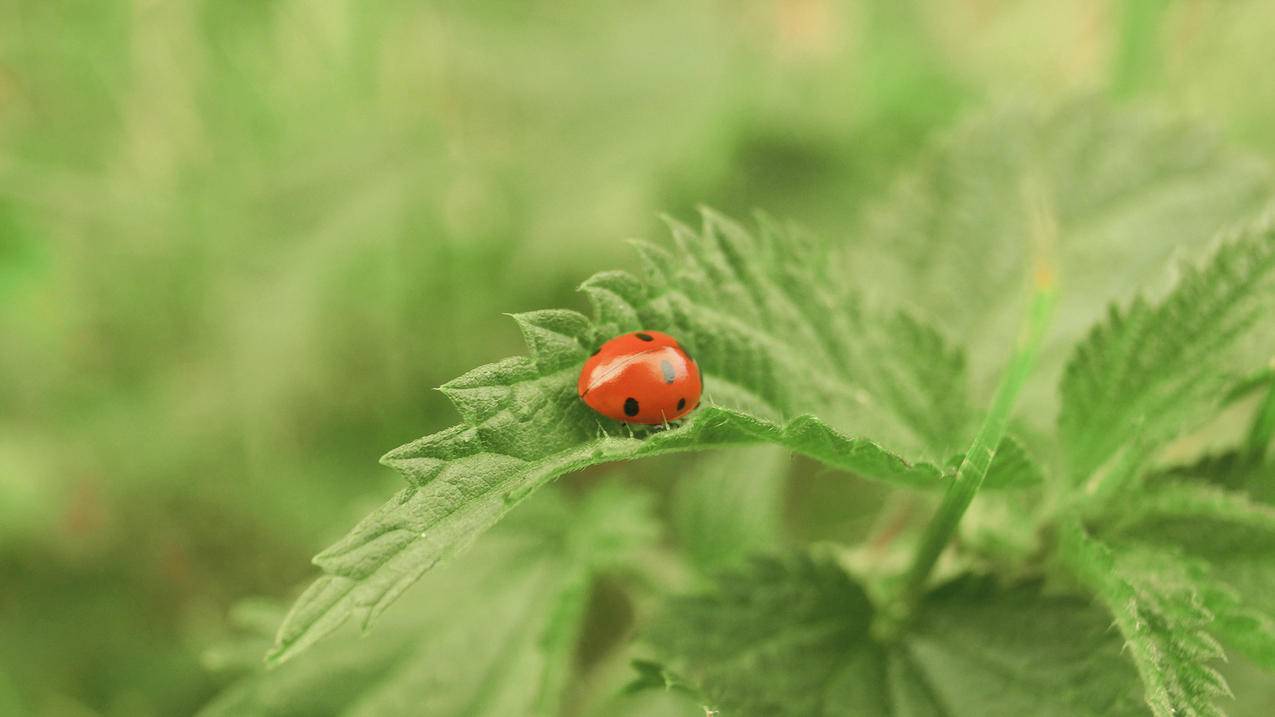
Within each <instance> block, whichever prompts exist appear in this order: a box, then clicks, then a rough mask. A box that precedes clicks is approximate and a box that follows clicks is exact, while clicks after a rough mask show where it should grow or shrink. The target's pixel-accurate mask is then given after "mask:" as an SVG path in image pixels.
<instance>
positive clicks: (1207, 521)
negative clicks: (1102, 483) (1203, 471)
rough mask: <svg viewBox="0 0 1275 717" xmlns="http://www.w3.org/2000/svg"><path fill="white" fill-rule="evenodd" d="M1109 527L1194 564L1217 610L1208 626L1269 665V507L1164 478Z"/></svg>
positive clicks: (1274, 610)
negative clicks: (1164, 482)
mask: <svg viewBox="0 0 1275 717" xmlns="http://www.w3.org/2000/svg"><path fill="white" fill-rule="evenodd" d="M1109 532H1110V534H1111V539H1112V540H1117V541H1124V542H1127V543H1133V544H1137V545H1142V546H1151V547H1155V548H1157V549H1159V550H1161V551H1166V552H1169V553H1171V554H1172V555H1173V557H1174V559H1175V560H1176V561H1177V562H1178V563H1179V564H1195V565H1198V566H1199V567H1197V568H1195V570H1196V571H1197V572H1198V573H1200V574H1201V575H1204V576H1205V577H1203V578H1201V582H1202V583H1203V582H1205V581H1207V584H1208V586H1209V587H1210V592H1209V595H1208V597H1207V598H1206V602H1207V604H1208V606H1209V608H1210V609H1212V610H1214V611H1215V612H1216V613H1217V615H1218V620H1217V622H1216V623H1215V624H1214V625H1213V626H1211V629H1212V630H1214V632H1215V633H1216V634H1217V635H1218V637H1220V638H1222V639H1223V640H1224V641H1226V642H1228V643H1229V644H1232V645H1234V646H1235V647H1237V648H1239V649H1240V650H1242V651H1243V652H1244V653H1245V654H1247V655H1248V656H1249V657H1250V658H1252V659H1253V660H1255V661H1257V662H1259V663H1261V664H1263V665H1266V666H1268V667H1270V668H1272V669H1275V557H1272V556H1275V508H1272V507H1271V506H1269V505H1266V504H1263V503H1257V502H1254V501H1252V500H1250V499H1249V498H1248V497H1246V496H1244V495H1243V494H1240V493H1234V492H1231V491H1226V490H1222V489H1219V488H1216V487H1212V486H1206V485H1193V484H1169V485H1166V486H1161V487H1159V488H1158V489H1157V490H1154V491H1151V492H1148V493H1146V494H1145V495H1143V496H1140V497H1139V499H1138V501H1137V504H1136V505H1135V506H1133V508H1132V510H1130V511H1129V513H1128V514H1126V515H1125V516H1124V517H1123V518H1122V519H1121V520H1120V521H1118V522H1117V523H1116V524H1115V525H1113V526H1111V527H1110V528H1109Z"/></svg>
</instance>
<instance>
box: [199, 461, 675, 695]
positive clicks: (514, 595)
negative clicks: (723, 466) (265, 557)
mask: <svg viewBox="0 0 1275 717" xmlns="http://www.w3.org/2000/svg"><path fill="white" fill-rule="evenodd" d="M550 498H553V496H550V495H546V496H545V498H543V499H539V500H536V501H533V502H531V503H530V504H528V505H527V510H526V511H520V515H519V516H518V517H517V518H516V519H514V520H511V521H510V523H509V525H508V526H507V527H503V528H502V529H501V530H499V531H496V532H494V533H492V534H491V535H490V536H489V537H487V538H485V539H484V540H483V541H481V542H480V543H479V544H478V545H477V546H476V547H475V548H474V550H473V551H472V553H471V558H470V559H469V560H467V561H465V562H464V564H457V565H455V566H452V567H450V568H449V569H447V570H442V571H438V572H436V573H434V574H433V575H431V576H430V578H429V579H428V580H426V581H424V582H422V583H421V584H420V585H419V586H417V587H416V588H414V590H413V593H412V596H413V599H412V600H411V601H410V604H408V605H405V606H404V607H403V609H402V610H398V611H395V612H394V613H393V614H392V615H391V616H389V617H388V618H387V622H388V624H387V625H386V628H387V629H385V630H383V631H381V632H380V633H379V634H378V635H377V636H376V638H375V639H362V638H361V636H360V635H359V634H358V631H357V630H346V631H343V632H341V633H339V634H338V635H337V636H334V638H333V639H332V640H329V641H326V642H325V643H324V644H323V645H321V646H319V647H318V648H316V649H315V650H313V651H311V652H310V653H309V654H307V655H306V656H305V657H304V658H302V659H298V660H295V661H292V662H289V663H288V664H286V665H281V666H279V667H277V668H274V669H269V670H265V669H262V668H261V666H260V663H259V662H258V666H257V667H258V669H257V671H256V673H255V674H252V675H249V676H247V677H245V678H243V679H242V680H240V681H239V682H238V683H237V684H235V685H233V686H232V687H231V688H229V689H228V690H227V691H226V692H225V693H223V694H222V695H221V696H220V697H219V698H218V699H217V700H216V701H214V702H213V703H212V704H211V705H209V706H208V708H207V709H206V710H205V711H204V712H203V713H202V714H203V715H204V717H212V716H213V715H236V716H240V715H247V716H257V715H259V716H261V717H266V716H276V715H320V714H342V715H350V716H355V715H366V716H367V717H373V716H376V717H382V716H385V717H390V716H393V715H404V717H406V716H408V715H421V714H428V715H438V717H448V716H449V715H493V716H494V715H529V716H531V715H537V716H538V715H544V716H545V717H553V716H556V715H558V714H559V713H560V709H559V705H560V700H561V698H562V693H563V689H564V687H565V685H566V683H567V680H568V679H569V677H570V674H571V661H572V659H573V656H574V655H575V650H576V644H577V639H578V636H579V633H580V630H581V627H582V624H583V618H584V613H585V606H586V603H587V600H588V596H589V591H590V586H591V578H592V576H593V575H594V573H595V572H597V571H600V570H609V569H615V568H618V567H621V566H623V565H625V564H626V562H627V561H628V560H629V559H630V557H631V556H632V554H633V552H634V551H635V550H637V549H640V548H643V547H645V546H647V545H649V544H650V543H651V541H652V540H653V539H654V538H655V536H656V533H655V532H654V531H655V525H654V524H653V523H652V518H651V516H650V505H649V501H648V500H646V498H645V496H643V495H640V494H636V493H633V492H631V491H629V490H623V489H619V488H617V487H615V486H610V487H607V486H604V487H603V488H601V489H599V490H596V491H594V492H593V493H591V494H590V495H589V496H588V497H587V498H585V499H584V500H583V501H581V502H580V503H579V504H576V505H567V504H565V503H563V502H562V501H561V500H557V499H550ZM252 622H254V623H255V622H257V621H256V620H252ZM249 644H256V645H259V644H260V642H259V641H258V640H257V639H254V638H251V637H249ZM257 656H258V659H259V658H260V652H258V653H257Z"/></svg>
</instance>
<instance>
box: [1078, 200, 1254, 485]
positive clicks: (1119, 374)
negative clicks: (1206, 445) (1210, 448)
mask: <svg viewBox="0 0 1275 717" xmlns="http://www.w3.org/2000/svg"><path fill="white" fill-rule="evenodd" d="M1271 316H1275V226H1272V223H1271V221H1270V220H1269V219H1263V220H1261V221H1259V222H1257V223H1255V224H1254V225H1252V226H1250V227H1247V228H1245V229H1244V230H1242V231H1240V232H1238V233H1237V234H1236V235H1235V236H1232V237H1229V238H1228V239H1227V240H1226V241H1225V242H1224V243H1223V244H1222V246H1221V247H1220V248H1219V249H1218V250H1217V251H1216V252H1215V253H1214V255H1213V257H1212V258H1211V259H1210V260H1209V261H1208V262H1207V263H1205V264H1204V265H1203V267H1202V268H1191V267H1188V268H1187V269H1186V270H1185V271H1184V273H1183V275H1182V278H1181V279H1180V280H1179V281H1178V284H1177V286H1176V288H1174V290H1173V291H1172V293H1170V294H1169V295H1168V296H1167V297H1165V298H1164V299H1163V300H1161V301H1159V302H1155V303H1152V302H1150V301H1147V300H1146V299H1141V298H1140V299H1137V300H1136V301H1134V302H1133V304H1132V305H1130V306H1129V307H1128V308H1127V309H1125V310H1113V311H1112V312H1111V314H1110V316H1109V317H1108V319H1107V321H1106V322H1105V323H1103V324H1101V325H1100V326H1098V327H1097V328H1096V329H1094V331H1093V332H1092V333H1091V334H1090V335H1089V337H1088V338H1087V339H1086V340H1085V341H1084V342H1083V343H1082V344H1081V345H1080V346H1079V347H1078V348H1077V350H1076V352H1075V354H1074V355H1073V357H1072V359H1071V362H1070V364H1069V365H1068V367H1067V371H1066V375H1065V376H1064V379H1063V383H1062V400H1063V404H1062V411H1061V414H1060V416H1059V431H1060V439H1061V442H1062V444H1063V448H1064V449H1065V451H1066V457H1067V459H1068V468H1069V475H1070V477H1071V478H1072V480H1073V481H1076V482H1079V481H1082V480H1085V479H1086V478H1088V477H1089V476H1091V475H1092V474H1093V473H1094V472H1095V471H1096V470H1097V469H1098V468H1100V467H1101V466H1103V465H1104V464H1105V463H1107V461H1108V460H1110V459H1111V458H1112V457H1113V456H1115V455H1116V454H1117V453H1118V452H1121V451H1125V452H1129V451H1142V452H1147V451H1150V450H1152V449H1154V448H1156V447H1158V446H1159V445H1162V444H1163V443H1164V442H1165V441H1167V440H1168V439H1170V438H1173V437H1174V436H1176V435H1178V434H1179V433H1181V432H1182V431H1183V430H1184V429H1186V428H1188V427H1190V426H1192V425H1195V424H1198V423H1200V422H1203V421H1205V420H1207V419H1208V418H1210V417H1212V416H1213V415H1214V413H1215V410H1216V406H1218V405H1219V404H1220V402H1221V400H1222V398H1223V397H1224V396H1225V395H1226V393H1227V389H1228V388H1230V387H1231V386H1232V385H1233V384H1234V383H1236V382H1237V381H1239V380H1240V379H1241V378H1242V377H1243V376H1246V375H1248V374H1251V373H1252V372H1253V371H1254V370H1255V369H1256V368H1258V367H1259V366H1260V365H1262V363H1264V362H1265V357H1268V356H1270V355H1271V354H1273V353H1275V322H1271V321H1270V317H1271ZM1253 344H1257V345H1258V346H1259V349H1258V353H1257V354H1256V355H1258V356H1263V358H1262V359H1259V361H1261V363H1258V364H1257V365H1253V356H1254V355H1255V353H1254V351H1253V350H1252V345H1253Z"/></svg>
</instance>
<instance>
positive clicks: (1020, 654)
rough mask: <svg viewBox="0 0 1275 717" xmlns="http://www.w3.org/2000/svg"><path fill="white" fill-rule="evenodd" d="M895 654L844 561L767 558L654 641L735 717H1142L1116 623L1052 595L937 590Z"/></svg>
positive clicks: (678, 608) (971, 586)
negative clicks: (1111, 625)
mask: <svg viewBox="0 0 1275 717" xmlns="http://www.w3.org/2000/svg"><path fill="white" fill-rule="evenodd" d="M918 615H919V617H918V621H917V622H916V624H914V625H913V626H912V627H911V629H910V630H909V631H908V633H907V634H906V635H905V636H904V637H903V638H902V639H901V640H900V641H899V642H898V643H895V644H890V645H883V644H879V643H877V642H875V641H874V640H873V638H872V637H871V635H870V633H869V628H870V625H871V622H872V618H873V609H872V606H871V604H870V603H869V601H868V598H867V596H866V594H865V593H864V592H863V590H862V588H860V587H859V586H858V585H857V584H856V583H855V582H854V581H853V580H852V579H851V578H850V577H849V576H848V575H846V574H845V573H844V572H843V571H842V570H841V569H840V568H839V567H837V566H836V565H835V564H834V563H832V562H831V561H827V560H823V559H820V558H817V557H815V558H812V557H810V556H804V555H798V556H792V557H787V558H780V559H764V560H758V561H756V562H754V563H753V564H752V565H750V566H748V567H747V568H746V569H743V570H739V571H736V572H733V573H729V574H727V575H725V576H724V577H723V578H722V579H721V580H720V582H719V583H718V585H717V586H716V587H715V588H714V589H713V590H712V591H711V592H708V593H705V594H702V595H696V596H688V597H682V598H676V599H674V600H672V601H671V602H670V603H669V604H668V605H667V606H666V610H665V612H664V613H663V616H662V618H661V619H660V620H659V621H657V623H656V624H655V625H654V626H653V627H652V629H651V631H650V633H649V635H648V637H649V639H650V641H651V643H652V644H653V646H654V647H655V648H656V650H657V652H658V653H659V655H660V656H661V658H663V659H664V661H665V663H666V664H667V665H668V666H669V668H671V669H672V670H673V671H674V672H675V673H676V674H679V675H684V676H685V677H686V678H688V679H690V680H691V681H692V682H694V684H696V685H697V686H698V687H700V688H702V689H703V691H704V692H705V693H706V695H707V696H708V698H709V699H710V700H711V701H712V706H713V707H716V708H719V709H720V710H721V712H722V714H723V715H733V714H739V715H763V714H764V715H775V716H776V717H781V716H784V715H794V716H797V715H800V717H819V716H821V715H844V714H864V715H877V714H893V715H905V716H908V717H920V716H922V715H927V716H928V715H982V716H993V715H1018V714H1034V715H1059V716H1060V717H1061V716H1062V715H1067V716H1068V717H1071V716H1074V715H1134V714H1142V713H1143V711H1142V708H1141V706H1140V705H1139V703H1138V698H1137V694H1138V683H1137V676H1136V674H1135V672H1134V671H1133V669H1132V667H1131V666H1130V665H1129V664H1128V663H1127V662H1126V661H1125V660H1124V659H1123V658H1122V657H1121V655H1120V644H1119V641H1118V640H1116V639H1114V638H1113V636H1112V635H1111V633H1110V632H1108V630H1107V621H1106V619H1105V618H1104V616H1103V615H1102V614H1101V613H1100V612H1098V611H1096V610H1094V609H1093V608H1092V607H1090V606H1089V605H1088V604H1087V603H1086V602H1084V601H1082V600H1077V599H1074V598H1065V597H1047V596H1045V595H1042V594H1041V593H1040V591H1039V586H1036V585H1028V586H1022V587H1015V588H1001V587H997V586H995V585H993V584H992V583H991V582H990V581H984V580H974V579H966V580H960V581H957V582H955V583H952V584H949V585H946V586H944V587H941V588H939V589H938V590H935V591H934V592H933V593H931V594H930V595H929V596H928V597H927V598H926V600H925V602H924V605H923V606H922V608H921V610H920V611H919V613H918Z"/></svg>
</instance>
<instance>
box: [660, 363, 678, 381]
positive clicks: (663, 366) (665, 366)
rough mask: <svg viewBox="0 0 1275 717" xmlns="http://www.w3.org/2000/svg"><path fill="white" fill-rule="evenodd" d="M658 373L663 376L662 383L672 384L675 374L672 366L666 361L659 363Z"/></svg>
mask: <svg viewBox="0 0 1275 717" xmlns="http://www.w3.org/2000/svg"><path fill="white" fill-rule="evenodd" d="M660 373H662V374H664V383H673V379H675V378H677V372H676V371H674V370H673V364H671V363H669V362H668V361H667V360H665V361H660Z"/></svg>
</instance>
